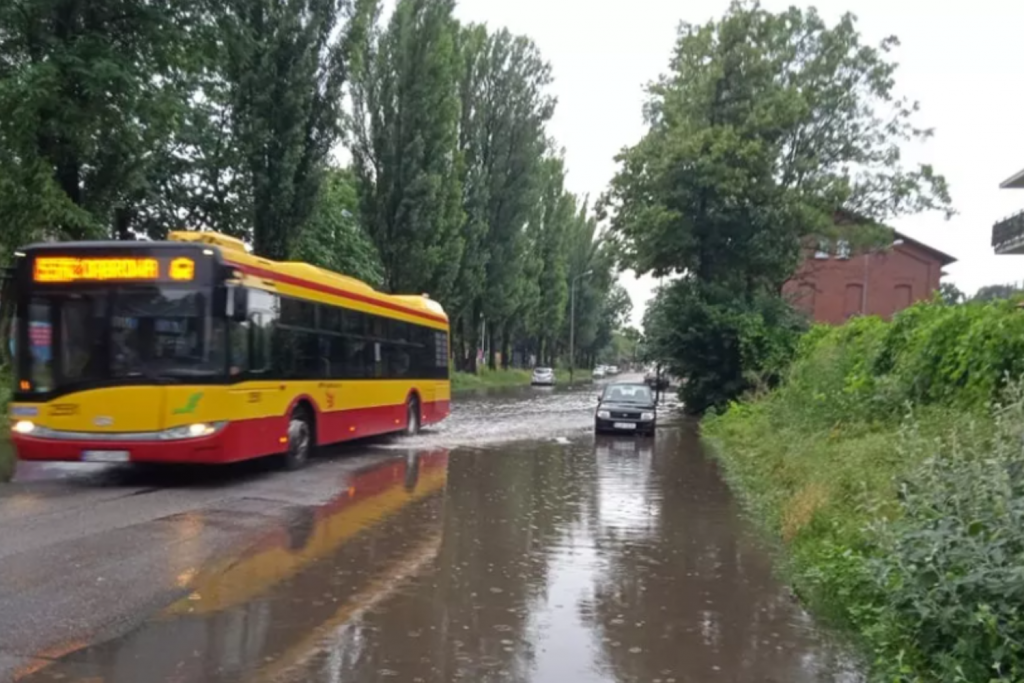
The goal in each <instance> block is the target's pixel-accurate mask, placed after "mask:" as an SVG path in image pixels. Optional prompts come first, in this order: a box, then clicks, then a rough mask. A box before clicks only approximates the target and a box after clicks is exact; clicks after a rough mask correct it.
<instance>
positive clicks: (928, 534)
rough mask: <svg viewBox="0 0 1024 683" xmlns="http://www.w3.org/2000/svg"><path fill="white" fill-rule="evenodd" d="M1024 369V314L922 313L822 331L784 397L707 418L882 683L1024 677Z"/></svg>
mask: <svg viewBox="0 0 1024 683" xmlns="http://www.w3.org/2000/svg"><path fill="white" fill-rule="evenodd" d="M1022 373H1024V311H1020V310H1017V309H1015V308H1014V307H1013V306H1012V305H1011V304H1009V303H1006V302H1002V303H997V304H988V305H974V304H972V305H967V306H957V307H946V306H939V305H934V304H928V305H919V306H916V307H914V308H912V309H910V310H908V311H906V312H904V313H902V314H901V315H899V316H898V317H897V319H896V320H895V321H894V322H893V323H883V322H882V321H880V320H877V319H860V320H855V321H852V322H850V323H848V324H847V325H845V326H843V327H841V328H835V329H832V330H827V329H815V330H812V331H811V332H810V333H809V334H808V335H807V337H806V338H805V339H804V341H803V344H802V347H801V351H800V353H799V355H798V358H797V360H796V361H795V362H794V364H793V366H792V368H791V369H790V375H789V377H788V380H787V382H786V383H785V384H784V385H783V386H782V387H781V388H779V389H777V390H775V391H773V392H771V393H768V394H766V395H764V396H760V397H755V398H752V399H750V400H748V401H744V402H742V403H737V404H734V405H733V406H731V407H730V408H729V409H728V410H727V411H726V412H725V413H724V414H723V415H718V416H710V417H709V418H708V419H706V420H705V423H704V428H703V429H704V435H705V437H706V438H707V439H708V440H709V441H710V442H711V443H712V445H713V448H714V451H715V452H716V454H717V455H718V457H719V458H720V459H721V461H722V463H723V464H724V467H725V469H726V473H727V476H728V477H729V478H730V480H731V483H732V484H733V486H734V489H735V490H736V491H737V492H738V493H739V494H740V495H741V496H742V497H743V498H744V499H745V502H746V503H747V504H748V508H749V509H750V511H751V512H752V513H753V515H754V516H755V518H756V519H757V520H758V521H759V522H761V523H763V524H764V525H765V526H766V527H767V528H768V529H769V530H771V531H772V532H774V533H775V535H776V538H778V539H779V540H780V542H781V546H782V548H783V549H784V550H785V552H784V553H783V557H784V558H785V561H784V566H785V568H786V569H785V570H786V571H787V572H788V574H789V577H790V579H791V580H792V582H793V584H794V586H795V588H796V589H797V591H798V593H799V594H800V595H801V597H802V598H803V599H804V600H805V601H806V602H807V603H808V604H809V605H810V606H811V607H812V609H816V611H817V612H818V613H819V614H820V615H822V616H823V617H825V618H827V619H831V620H832V621H833V622H834V623H836V624H837V625H839V626H840V627H845V628H846V629H849V630H850V631H851V632H852V633H853V634H854V636H855V640H856V641H857V643H858V644H859V645H860V646H861V647H862V648H863V650H864V652H865V653H866V655H867V656H868V658H869V660H870V661H871V663H872V665H873V667H872V668H873V671H872V675H873V676H877V680H879V681H882V680H884V681H908V682H909V681H922V682H924V681H929V682H930V681H942V682H943V683H945V682H947V681H949V682H955V681H965V682H966V681H970V682H972V683H974V682H979V681H980V682H993V681H998V682H1000V683H1003V682H1006V683H1009V682H1010V681H1022V680H1024V453H1022V448H1021V443H1022V438H1024V391H1022V390H1021V389H1020V387H1019V386H1014V387H1010V388H1006V379H1007V378H1009V377H1012V378H1018V377H1021V375H1022ZM997 401H998V402H999V404H1001V405H997Z"/></svg>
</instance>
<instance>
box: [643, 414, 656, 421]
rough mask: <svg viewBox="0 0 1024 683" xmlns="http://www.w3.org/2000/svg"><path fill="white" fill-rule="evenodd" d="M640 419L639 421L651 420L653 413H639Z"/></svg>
mask: <svg viewBox="0 0 1024 683" xmlns="http://www.w3.org/2000/svg"><path fill="white" fill-rule="evenodd" d="M640 419H641V420H653V419H654V413H640Z"/></svg>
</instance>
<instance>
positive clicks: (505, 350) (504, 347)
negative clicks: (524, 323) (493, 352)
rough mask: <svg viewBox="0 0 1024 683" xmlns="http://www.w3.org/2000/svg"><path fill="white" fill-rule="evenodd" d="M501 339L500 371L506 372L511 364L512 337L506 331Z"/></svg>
mask: <svg viewBox="0 0 1024 683" xmlns="http://www.w3.org/2000/svg"><path fill="white" fill-rule="evenodd" d="M501 338H502V340H501V369H502V370H508V368H509V365H510V364H511V362H512V335H511V334H509V332H508V329H506V330H505V332H504V333H503V334H502V335H501Z"/></svg>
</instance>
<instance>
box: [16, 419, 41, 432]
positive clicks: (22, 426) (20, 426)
mask: <svg viewBox="0 0 1024 683" xmlns="http://www.w3.org/2000/svg"><path fill="white" fill-rule="evenodd" d="M35 428H36V423H35V422H30V421H29V420H18V421H17V422H15V423H14V426H13V427H11V429H13V430H14V431H16V432H17V433H18V434H31V433H32V431H33V430H34V429H35Z"/></svg>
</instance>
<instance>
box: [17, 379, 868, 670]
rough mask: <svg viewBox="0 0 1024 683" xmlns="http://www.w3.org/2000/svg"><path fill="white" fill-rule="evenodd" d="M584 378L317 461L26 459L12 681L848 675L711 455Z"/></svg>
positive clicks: (668, 423)
mask: <svg viewBox="0 0 1024 683" xmlns="http://www.w3.org/2000/svg"><path fill="white" fill-rule="evenodd" d="M594 393H595V392H594V391H593V390H592V389H591V390H586V391H580V392H573V393H570V392H553V391H551V390H530V391H522V392H514V393H512V394H507V395H500V396H495V397H491V398H482V399H480V398H478V399H473V400H464V401H460V402H457V403H456V405H455V408H454V414H453V416H452V418H450V419H449V421H448V422H447V423H445V424H443V425H441V426H439V427H438V428H437V429H436V430H434V431H433V432H431V433H424V434H422V435H420V436H418V437H415V438H411V439H407V438H392V439H385V440H379V441H375V442H371V443H361V444H354V445H350V446H346V447H345V448H343V449H340V450H339V452H337V453H333V454H330V455H329V456H327V457H324V458H322V459H320V460H318V461H317V462H315V463H314V464H313V465H312V466H310V467H309V468H307V469H306V470H304V471H302V472H296V473H282V472H276V471H273V470H271V469H268V468H267V467H265V466H260V465H257V466H252V465H249V466H245V467H238V468H232V469H230V470H225V471H216V472H210V471H208V470H200V471H195V470H183V471H171V472H168V471H166V470H155V471H149V470H135V469H124V468H116V467H99V466H96V467H92V466H90V467H86V466H73V467H72V466H66V465H65V466H34V467H27V468H26V467H22V468H21V469H20V470H19V472H18V477H17V479H16V482H15V483H14V484H11V485H8V486H4V487H0V680H16V681H75V680H78V681H104V682H105V683H136V682H146V683H148V682H153V683H158V682H164V681H167V682H170V681H173V682H175V683H179V682H180V683H186V682H192V681H209V682H215V681H216V682H221V681H225V682H226V681H246V682H248V681H254V682H255V681H268V682H271V681H279V682H291V681H294V682H300V681H301V682H305V681H325V682H326V681H331V682H334V681H337V682H341V681H353V682H359V683H363V682H376V681H381V682H385V681H386V682H390V681H398V682H403V683H404V682H424V683H426V682H429V683H435V682H437V683H440V682H449V681H469V682H474V683H475V682H485V681H516V682H518V681H522V682H527V681H529V682H536V683H566V682H569V681H572V682H576V681H579V682H581V683H587V682H594V683H598V682H601V683H605V682H607V683H611V682H616V683H618V682H634V681H636V682H641V681H644V682H660V683H671V682H673V681H674V682H677V683H684V682H693V683H697V682H700V683H704V682H715V681H728V682H747V681H750V682H758V683H769V682H773V683H790V682H792V683H803V682H811V681H814V682H818V681H837V682H842V683H847V682H848V681H859V680H860V678H859V676H858V675H857V674H856V673H855V672H854V671H852V670H851V669H850V667H849V665H848V664H847V663H845V662H846V660H845V658H844V657H843V656H842V655H841V654H840V652H839V650H838V648H836V647H835V646H834V645H833V644H831V643H830V642H829V640H828V639H827V638H826V637H825V636H823V635H822V634H821V633H820V632H819V630H818V629H816V628H815V627H814V625H813V623H812V622H811V621H810V620H809V618H808V617H807V616H806V615H805V614H804V613H803V612H802V611H801V610H800V609H799V607H798V606H797V605H796V604H795V603H794V602H793V601H792V600H791V599H790V597H789V596H788V593H787V591H786V590H785V589H784V588H783V587H782V586H781V585H780V584H779V583H778V582H777V581H776V580H775V579H774V578H773V576H772V572H771V562H770V557H769V555H768V554H767V552H766V549H765V547H764V545H763V544H762V543H760V542H759V541H758V539H757V536H756V534H755V533H754V531H753V530H752V528H751V526H750V525H749V524H748V523H746V522H745V521H744V520H743V518H742V517H741V515H740V514H739V511H738V509H737V506H736V504H735V503H734V501H733V500H732V498H731V496H730V495H729V492H728V489H727V488H726V486H725V484H724V483H723V482H722V479H721V478H720V475H719V473H718V470H717V468H716V466H715V464H714V463H713V462H712V461H710V460H709V459H708V458H706V457H705V456H704V454H703V453H702V452H701V450H700V447H699V443H698V441H697V439H696V437H695V434H694V430H693V428H692V425H689V424H688V423H686V422H685V421H683V420H680V419H678V418H669V417H668V413H669V412H671V411H670V409H665V410H663V411H662V412H663V417H664V419H663V420H662V423H661V425H660V426H659V430H658V433H657V436H656V437H655V438H653V439H645V438H633V437H629V436H625V437H605V436H603V437H599V438H597V439H595V437H594V436H593V434H592V433H591V426H592V411H593V407H594V404H595V399H594Z"/></svg>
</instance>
